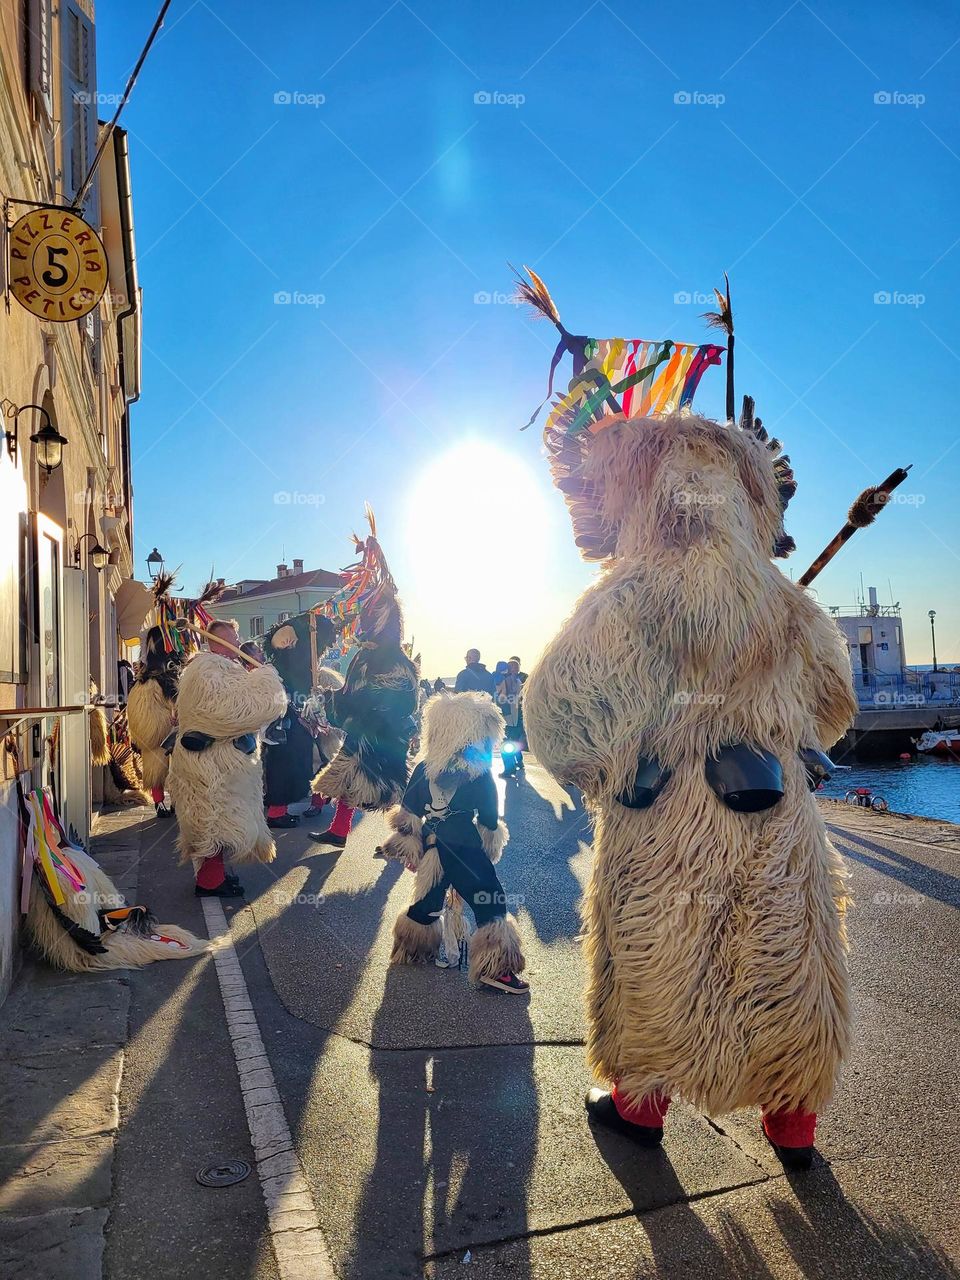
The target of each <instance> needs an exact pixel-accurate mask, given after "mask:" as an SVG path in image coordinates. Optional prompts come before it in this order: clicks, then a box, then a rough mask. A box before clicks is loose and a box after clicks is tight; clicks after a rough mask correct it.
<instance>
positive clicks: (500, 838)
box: [477, 818, 510, 863]
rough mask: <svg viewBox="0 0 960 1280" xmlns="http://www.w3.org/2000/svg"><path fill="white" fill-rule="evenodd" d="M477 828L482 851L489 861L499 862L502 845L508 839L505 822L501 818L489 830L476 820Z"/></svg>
mask: <svg viewBox="0 0 960 1280" xmlns="http://www.w3.org/2000/svg"><path fill="white" fill-rule="evenodd" d="M477 830H478V831H479V832H480V842H481V844H482V845H483V851H484V853H485V854H486V855H487V857H488V858H489V859H490V861H491V862H493V863H497V862H499V861H500V858H501V856H502V854H503V846H504V845H505V844H506V843H507V841H508V840H509V839H510V832H509V831H508V830H507V824H506V823H505V822H504V821H503V819H502V818H501V820H500V821H499V822H498V823H497V825H496V828H495V829H494V830H493V831H491V830H490V829H489V828H488V827H484V826H482V825H481V824H480V823H479V822H478V823H477Z"/></svg>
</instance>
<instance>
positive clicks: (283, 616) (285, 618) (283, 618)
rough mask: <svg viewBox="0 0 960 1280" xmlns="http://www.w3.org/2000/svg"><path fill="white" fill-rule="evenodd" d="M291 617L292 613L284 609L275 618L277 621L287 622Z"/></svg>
mask: <svg viewBox="0 0 960 1280" xmlns="http://www.w3.org/2000/svg"><path fill="white" fill-rule="evenodd" d="M292 617H293V614H292V613H287V611H286V610H284V611H283V612H282V613H281V614H280V616H279V617H278V618H277V621H278V622H288V621H289V620H290V619H291V618H292Z"/></svg>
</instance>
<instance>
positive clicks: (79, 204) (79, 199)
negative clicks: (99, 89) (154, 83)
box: [73, 0, 172, 209]
mask: <svg viewBox="0 0 960 1280" xmlns="http://www.w3.org/2000/svg"><path fill="white" fill-rule="evenodd" d="M171 3H172V0H163V4H162V5H161V6H160V12H159V13H158V14H157V20H156V22H155V23H154V24H153V30H152V31H151V32H150V34H149V36H148V37H147V43H146V44H145V45H144V46H143V51H142V53H141V54H140V57H139V58H138V59H137V65H136V66H135V67H134V68H133V70H132V71H131V73H130V79H129V80H128V81H127V87H126V88H125V89H124V91H123V97H122V98H121V99H120V101H119V102H118V103H117V109H116V111H115V112H114V113H113V119H112V120H111V121H110V123H109V124H108V125H107V127H106V129H105V130H104V134H103V138H102V139H101V141H100V146H99V147H98V148H97V154H96V155H95V156H94V157H93V164H92V165H91V166H90V172H89V173H88V174H87V176H86V177H85V178H84V180H83V182H82V184H81V186H80V190H79V191H78V192H77V194H76V198H75V199H74V202H73V206H74V208H75V209H82V208H83V201H84V197H85V196H86V194H87V191H88V190H89V189H90V183H91V182H92V181H93V175H94V174H95V173H96V171H97V165H98V164H99V163H100V158H101V156H102V155H103V153H104V150H105V149H106V145H107V143H108V142H109V141H110V138H111V136H112V134H113V130H114V127H115V126H116V123H117V121H118V120H119V119H120V112H121V111H122V110H123V108H124V107H125V106H126V105H127V99H128V98H129V97H130V93H131V91H132V89H133V86H134V85H135V84H136V82H137V76H138V75H139V74H140V68H141V67H142V66H143V64H144V62H146V60H147V54H148V53H149V52H150V47H151V45H152V44H153V42H154V40H155V39H156V38H157V33H158V32H159V30H160V28H161V27H162V26H163V20H164V18H165V17H166V16H167V10H168V9H169V8H170V5H171Z"/></svg>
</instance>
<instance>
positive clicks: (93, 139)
mask: <svg viewBox="0 0 960 1280" xmlns="http://www.w3.org/2000/svg"><path fill="white" fill-rule="evenodd" d="M60 35H61V63H62V66H63V88H62V94H61V99H62V112H63V126H62V127H63V185H64V195H65V197H66V198H67V199H68V200H73V199H74V197H75V196H76V194H77V192H78V191H79V190H80V186H81V184H82V182H83V180H84V178H85V177H86V176H87V171H88V170H89V168H90V165H91V164H92V163H93V157H94V153H95V152H96V146H97V71H96V56H95V49H94V35H93V23H92V22H91V21H90V19H89V18H88V17H87V15H86V14H85V13H84V12H83V10H82V9H81V8H80V6H79V4H78V3H77V0H66V2H65V3H64V4H63V5H62V8H61V13H60ZM84 209H85V212H86V216H87V217H88V218H89V220H90V221H91V222H93V223H94V224H96V223H97V222H99V218H100V212H99V200H98V194H97V183H96V180H94V182H93V183H92V185H91V188H90V192H89V194H88V196H87V198H86V200H85V201H84Z"/></svg>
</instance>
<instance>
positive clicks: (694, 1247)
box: [587, 1121, 771, 1280]
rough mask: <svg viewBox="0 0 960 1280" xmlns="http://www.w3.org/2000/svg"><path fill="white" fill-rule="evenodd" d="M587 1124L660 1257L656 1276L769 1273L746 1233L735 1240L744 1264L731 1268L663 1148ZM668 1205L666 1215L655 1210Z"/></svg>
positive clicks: (756, 1276) (760, 1279)
mask: <svg viewBox="0 0 960 1280" xmlns="http://www.w3.org/2000/svg"><path fill="white" fill-rule="evenodd" d="M587 1123H589V1124H590V1131H591V1133H592V1134H593V1138H594V1141H595V1142H596V1144H597V1150H598V1151H599V1152H600V1155H601V1156H602V1158H603V1160H604V1162H605V1164H606V1165H607V1167H608V1168H609V1170H610V1172H611V1173H612V1174H613V1176H614V1177H615V1178H616V1179H617V1181H618V1182H619V1183H620V1185H621V1186H622V1187H623V1189H624V1191H625V1193H626V1195H627V1197H628V1198H629V1200H630V1203H631V1204H632V1205H633V1208H634V1212H635V1214H636V1216H637V1219H638V1220H639V1221H641V1222H642V1226H643V1229H644V1231H645V1232H646V1234H647V1238H648V1240H649V1242H650V1249H651V1251H652V1253H653V1255H654V1258H655V1260H656V1266H655V1269H654V1271H653V1274H654V1275H658V1276H659V1275H663V1276H681V1275H693V1274H695V1275H705V1276H707V1275H709V1276H726V1275H744V1276H750V1277H751V1280H764V1278H765V1277H768V1276H770V1275H771V1273H770V1272H769V1271H768V1269H767V1267H766V1265H765V1263H764V1262H763V1259H762V1258H761V1256H760V1254H759V1252H758V1251H757V1249H756V1247H755V1246H754V1245H753V1244H752V1242H751V1241H750V1240H749V1238H748V1237H745V1238H741V1239H739V1240H738V1241H737V1249H738V1253H739V1256H740V1262H739V1266H740V1269H739V1270H733V1269H732V1268H731V1266H730V1257H729V1255H728V1253H727V1252H726V1248H725V1245H724V1243H723V1242H722V1241H720V1240H718V1239H717V1238H716V1237H715V1236H714V1235H713V1234H712V1232H711V1231H710V1229H709V1228H708V1227H707V1225H706V1224H705V1223H704V1222H703V1221H702V1220H701V1219H700V1218H699V1217H698V1216H697V1214H696V1213H694V1212H693V1210H692V1209H691V1208H690V1205H689V1199H690V1193H689V1192H688V1191H687V1189H686V1187H684V1185H683V1183H682V1182H681V1181H680V1179H679V1177H678V1176H677V1173H676V1170H675V1169H674V1166H673V1163H672V1162H671V1160H670V1157H669V1155H668V1154H667V1152H666V1150H665V1149H664V1148H663V1147H641V1146H639V1145H638V1144H637V1143H635V1142H632V1141H631V1140H630V1139H629V1138H627V1137H624V1136H622V1135H621V1134H618V1133H613V1132H611V1131H610V1130H609V1129H605V1128H604V1127H603V1126H602V1125H598V1124H594V1123H593V1122H592V1121H589V1122H587ZM668 1207H669V1208H670V1209H671V1212H670V1213H668V1214H667V1213H657V1212H656V1210H658V1209H666V1208H668ZM694 1263H695V1265H692V1264H694ZM648 1274H650V1273H649V1272H648V1271H647V1270H646V1269H643V1270H641V1271H639V1272H638V1273H637V1275H638V1280H639V1277H640V1276H646V1275H648Z"/></svg>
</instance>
